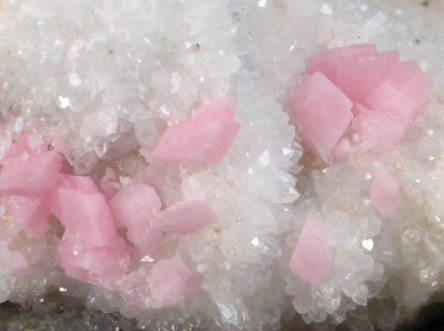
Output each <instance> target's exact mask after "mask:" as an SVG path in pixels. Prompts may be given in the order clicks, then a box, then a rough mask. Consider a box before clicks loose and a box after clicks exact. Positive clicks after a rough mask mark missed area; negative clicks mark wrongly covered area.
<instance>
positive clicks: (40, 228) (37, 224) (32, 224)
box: [3, 194, 50, 238]
mask: <svg viewBox="0 0 444 331" xmlns="http://www.w3.org/2000/svg"><path fill="white" fill-rule="evenodd" d="M47 199H48V197H47V196H46V195H43V196H37V197H24V196H19V195H11V194H7V195H5V197H4V201H3V202H4V206H5V209H6V212H7V213H8V215H9V217H10V219H11V221H12V222H14V223H15V224H17V225H18V228H19V229H21V230H23V231H24V232H26V233H28V234H29V235H31V236H33V237H35V238H40V237H42V236H43V235H44V234H45V232H46V231H47V230H48V229H49V226H48V224H47V223H46V220H47V218H48V217H49V215H50V213H49V207H48V201H47Z"/></svg>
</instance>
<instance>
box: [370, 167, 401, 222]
mask: <svg viewBox="0 0 444 331" xmlns="http://www.w3.org/2000/svg"><path fill="white" fill-rule="evenodd" d="M370 197H371V199H372V203H373V205H374V206H375V208H376V210H377V211H378V212H379V213H381V215H382V216H383V217H386V218H389V217H392V216H393V215H394V214H395V213H396V210H397V209H398V207H399V203H400V192H399V185H398V183H397V182H396V181H395V179H394V178H393V177H392V175H391V174H390V172H388V170H387V169H386V168H384V167H383V166H379V168H378V169H377V170H376V172H375V175H374V176H373V180H372V184H371V187H370Z"/></svg>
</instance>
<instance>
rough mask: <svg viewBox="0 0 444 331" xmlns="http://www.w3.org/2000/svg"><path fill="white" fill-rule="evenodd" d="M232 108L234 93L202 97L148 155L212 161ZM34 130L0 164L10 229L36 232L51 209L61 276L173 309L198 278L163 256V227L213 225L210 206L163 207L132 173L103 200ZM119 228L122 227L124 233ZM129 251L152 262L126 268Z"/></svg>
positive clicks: (232, 126)
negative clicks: (190, 115) (201, 102)
mask: <svg viewBox="0 0 444 331" xmlns="http://www.w3.org/2000/svg"><path fill="white" fill-rule="evenodd" d="M235 113H236V102H235V101H234V100H232V99H228V98H225V99H217V100H213V101H211V102H209V103H208V104H206V105H204V106H202V107H201V108H199V109H198V110H197V112H196V114H195V115H194V116H193V118H192V119H191V120H189V121H188V122H184V123H178V124H173V125H172V126H170V127H169V128H168V129H167V130H166V131H165V133H164V135H163V136H162V138H161V140H160V142H159V144H158V146H157V147H156V149H155V151H154V152H153V157H155V158H159V159H161V160H162V161H165V162H178V163H192V164H193V165H194V166H204V165H207V164H209V163H216V162H218V161H220V160H221V159H222V157H223V156H224V154H225V152H226V151H227V149H228V148H229V147H230V145H231V142H232V141H233V139H234V138H235V136H236V133H237V131H238V130H239V124H238V123H236V122H234V115H235ZM37 136H38V134H37V133H35V132H31V131H30V132H26V133H23V134H21V135H18V136H17V137H15V138H14V139H15V140H14V141H13V142H12V144H11V147H10V148H9V150H8V152H7V153H6V154H5V156H4V157H3V158H2V160H1V161H0V162H1V166H2V168H1V172H0V192H1V193H2V194H3V202H4V205H5V208H6V212H7V214H8V215H9V220H10V223H11V224H10V228H9V232H10V233H9V235H10V236H14V235H16V234H17V233H18V232H19V231H24V232H26V233H27V234H29V235H30V236H32V237H35V238H41V237H42V236H43V235H44V234H45V232H47V231H48V230H49V228H50V226H49V225H48V222H47V219H48V218H49V216H50V215H53V216H55V217H56V218H57V219H58V221H59V222H60V224H61V225H62V226H63V228H64V232H63V237H62V240H61V242H60V244H59V246H58V263H59V266H60V267H61V268H62V269H63V270H64V272H65V274H66V275H67V276H69V277H71V278H74V279H77V280H80V281H83V282H86V283H90V284H93V285H97V286H99V287H102V288H105V289H107V290H110V291H118V292H119V293H120V294H121V297H122V298H123V299H124V300H125V301H126V302H128V303H130V304H133V305H137V306H140V307H142V308H146V309H159V308H162V307H166V306H170V305H174V304H177V303H179V302H182V301H183V300H185V299H187V298H189V297H190V296H192V295H194V294H195V293H196V291H197V290H198V288H199V283H200V280H199V278H200V277H199V276H197V275H194V274H193V273H192V272H191V271H190V269H189V268H188V267H187V266H186V264H184V262H183V261H182V260H181V259H180V258H179V257H178V256H173V257H169V258H161V256H162V255H161V253H162V246H163V241H164V237H165V236H167V235H168V234H169V233H171V234H176V235H187V234H191V233H194V232H198V231H200V230H202V229H203V228H204V227H206V226H211V225H212V224H213V223H215V222H217V217H216V215H215V214H214V212H213V210H212V209H211V207H210V206H209V204H208V203H206V202H205V201H182V202H179V203H177V204H175V205H172V206H166V208H165V207H163V205H164V204H163V202H162V201H161V199H160V198H159V196H158V195H157V193H156V190H155V189H154V188H152V187H151V186H149V185H147V184H146V183H144V182H143V180H141V179H140V178H139V177H137V176H135V177H134V178H133V180H134V181H132V182H129V183H128V184H127V186H125V187H123V188H121V189H120V190H118V191H117V192H113V193H109V192H107V193H108V194H109V195H108V196H107V195H106V193H105V192H103V191H101V190H100V189H99V188H98V186H97V185H96V183H95V182H94V181H93V179H92V178H91V177H90V176H77V175H73V174H69V173H72V170H70V169H69V167H67V166H66V167H65V168H66V172H65V171H62V168H63V165H64V156H63V153H64V147H63V142H62V140H61V139H56V140H51V139H40V140H38V139H36V137H37ZM103 183H104V182H102V184H103ZM111 195H112V196H111ZM119 229H125V230H126V232H125V233H126V235H123V236H122V235H121V234H120V233H119ZM136 251H137V252H136ZM133 254H139V255H140V254H141V255H142V256H145V257H146V258H148V259H150V261H151V262H154V263H151V265H150V266H141V267H139V268H138V269H136V270H130V259H131V256H132V255H133ZM17 259H18V260H19V262H20V261H21V260H23V258H22V257H21V256H19V257H15V259H14V260H13V261H11V262H7V264H8V265H10V264H11V268H15V267H14V263H17ZM22 264H23V263H22Z"/></svg>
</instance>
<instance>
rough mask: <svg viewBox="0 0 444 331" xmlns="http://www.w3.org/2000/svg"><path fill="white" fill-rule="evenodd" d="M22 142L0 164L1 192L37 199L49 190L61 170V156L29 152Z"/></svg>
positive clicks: (51, 153) (40, 149)
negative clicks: (30, 196)
mask: <svg viewBox="0 0 444 331" xmlns="http://www.w3.org/2000/svg"><path fill="white" fill-rule="evenodd" d="M24 140H25V138H22V140H19V141H18V142H17V143H15V144H14V145H13V146H12V147H11V149H10V152H9V153H7V154H6V155H5V157H4V158H3V159H2V160H0V164H1V166H2V167H1V170H0V192H3V193H12V194H18V195H38V194H41V193H44V192H46V191H48V190H50V189H52V188H53V187H54V185H55V183H56V182H57V180H58V176H57V175H58V173H59V171H60V169H61V168H62V163H63V155H62V154H60V153H59V152H57V151H55V150H51V151H50V150H48V148H46V149H45V148H39V149H35V150H32V149H30V148H29V146H28V145H27V143H26V141H24Z"/></svg>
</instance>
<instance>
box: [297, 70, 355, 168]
mask: <svg viewBox="0 0 444 331" xmlns="http://www.w3.org/2000/svg"><path fill="white" fill-rule="evenodd" d="M352 107H353V103H352V102H351V101H350V100H349V99H348V98H347V97H346V96H345V95H344V93H342V92H341V91H340V90H339V89H338V88H337V87H336V86H335V85H334V84H333V83H332V82H331V81H330V80H329V79H328V78H327V77H325V76H324V75H323V74H321V73H319V72H315V73H314V74H313V75H311V76H310V77H309V79H308V81H307V83H306V85H305V86H304V88H303V89H302V91H301V92H300V94H299V96H298V97H297V99H296V101H295V103H294V105H293V117H294V119H295V120H296V121H297V122H298V123H299V124H300V126H301V127H302V132H301V137H302V140H303V141H304V143H305V144H306V145H307V147H308V148H310V149H311V150H312V151H313V152H314V153H316V154H318V155H319V156H321V157H322V158H323V159H324V160H325V159H326V158H327V156H328V154H330V152H331V150H332V149H333V148H334V147H335V145H336V144H337V143H338V141H339V139H340V138H341V137H342V135H343V134H344V132H345V130H346V129H347V127H348V125H349V124H350V121H351V119H352V112H351V109H352Z"/></svg>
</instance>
